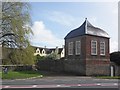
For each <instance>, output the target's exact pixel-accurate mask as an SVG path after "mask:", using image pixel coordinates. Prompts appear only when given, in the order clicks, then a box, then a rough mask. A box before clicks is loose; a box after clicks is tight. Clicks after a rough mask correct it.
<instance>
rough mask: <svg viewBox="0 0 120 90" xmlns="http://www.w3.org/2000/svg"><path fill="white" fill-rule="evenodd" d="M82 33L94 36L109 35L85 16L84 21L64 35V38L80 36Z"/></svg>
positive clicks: (107, 36)
mask: <svg viewBox="0 0 120 90" xmlns="http://www.w3.org/2000/svg"><path fill="white" fill-rule="evenodd" d="M82 35H94V36H101V37H106V38H109V35H108V33H107V32H105V31H104V30H102V29H100V28H97V27H94V26H93V25H92V24H91V23H90V22H89V21H88V20H87V18H86V19H85V21H84V23H83V24H82V25H81V26H80V27H78V28H76V29H74V30H72V31H71V32H69V33H68V34H67V35H66V37H65V39H68V38H73V37H77V36H82Z"/></svg>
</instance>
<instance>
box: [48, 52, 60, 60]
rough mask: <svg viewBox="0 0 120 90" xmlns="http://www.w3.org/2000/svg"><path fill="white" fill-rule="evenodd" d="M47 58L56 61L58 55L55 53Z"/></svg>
mask: <svg viewBox="0 0 120 90" xmlns="http://www.w3.org/2000/svg"><path fill="white" fill-rule="evenodd" d="M47 58H49V59H53V60H56V59H58V54H57V53H51V54H50V55H48V56H47Z"/></svg>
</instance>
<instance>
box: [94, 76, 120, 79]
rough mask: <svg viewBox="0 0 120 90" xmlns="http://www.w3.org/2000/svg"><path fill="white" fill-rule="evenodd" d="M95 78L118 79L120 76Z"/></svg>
mask: <svg viewBox="0 0 120 90" xmlns="http://www.w3.org/2000/svg"><path fill="white" fill-rule="evenodd" d="M96 78H100V79H120V76H114V77H111V76H96Z"/></svg>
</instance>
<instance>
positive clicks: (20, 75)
mask: <svg viewBox="0 0 120 90" xmlns="http://www.w3.org/2000/svg"><path fill="white" fill-rule="evenodd" d="M38 76H39V77H43V75H41V74H40V73H39V72H37V71H9V72H8V73H7V74H5V73H2V77H1V78H2V79H26V78H32V77H38Z"/></svg>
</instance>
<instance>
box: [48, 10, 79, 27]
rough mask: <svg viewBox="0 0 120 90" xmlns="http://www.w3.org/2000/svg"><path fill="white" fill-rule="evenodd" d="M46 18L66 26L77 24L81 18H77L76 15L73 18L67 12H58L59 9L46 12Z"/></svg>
mask: <svg viewBox="0 0 120 90" xmlns="http://www.w3.org/2000/svg"><path fill="white" fill-rule="evenodd" d="M47 18H48V19H49V20H50V21H53V22H56V23H58V24H61V25H63V26H67V27H73V26H77V25H78V24H80V22H81V18H78V17H76V18H75V17H73V16H72V15H70V14H67V13H65V12H60V11H51V12H48V16H47ZM78 22H79V23H78Z"/></svg>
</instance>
